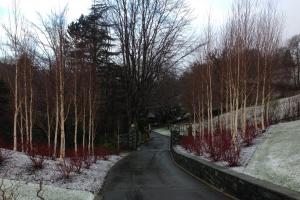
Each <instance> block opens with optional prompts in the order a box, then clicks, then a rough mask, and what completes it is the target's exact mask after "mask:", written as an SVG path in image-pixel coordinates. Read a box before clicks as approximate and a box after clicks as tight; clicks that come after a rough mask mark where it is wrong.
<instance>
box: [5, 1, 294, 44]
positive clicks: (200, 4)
mask: <svg viewBox="0 0 300 200" xmlns="http://www.w3.org/2000/svg"><path fill="white" fill-rule="evenodd" d="M186 1H187V2H188V5H189V6H190V7H191V9H192V10H193V16H194V19H195V21H194V22H193V25H194V27H195V31H200V29H201V28H202V27H203V26H204V25H205V24H207V16H208V14H209V13H210V15H211V21H212V22H213V24H214V26H215V27H218V26H220V25H221V24H223V22H224V20H225V19H226V16H228V13H229V10H230V7H231V3H232V1H233V0H186ZM262 1H264V0H262ZM265 1H266V0H265ZM271 1H274V3H275V2H278V12H279V14H281V15H282V16H283V17H282V20H283V24H284V32H283V38H284V39H287V38H289V37H291V36H292V35H295V34H300V13H299V11H300V10H299V8H300V0H271ZM12 2H13V0H0V23H1V24H3V23H5V22H7V13H8V11H9V9H10V8H11V4H12ZM18 2H19V4H20V8H21V10H22V14H23V15H24V16H25V18H27V19H28V20H29V21H31V22H34V23H37V20H38V17H37V14H36V13H37V12H39V13H41V14H42V15H46V14H50V12H51V10H52V11H53V10H59V9H62V8H64V7H65V5H68V21H69V22H71V21H72V20H75V19H77V18H78V17H79V16H80V14H82V13H83V14H86V13H88V10H89V8H90V5H91V2H92V0H18Z"/></svg>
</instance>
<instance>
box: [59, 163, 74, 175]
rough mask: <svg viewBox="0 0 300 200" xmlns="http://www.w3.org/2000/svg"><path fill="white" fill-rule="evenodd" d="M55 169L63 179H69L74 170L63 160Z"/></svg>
mask: <svg viewBox="0 0 300 200" xmlns="http://www.w3.org/2000/svg"><path fill="white" fill-rule="evenodd" d="M57 169H58V171H59V172H60V174H61V177H62V178H63V179H69V178H70V177H71V173H72V172H73V169H74V168H73V165H72V164H71V162H70V161H66V160H63V161H62V162H60V163H58V164H57Z"/></svg>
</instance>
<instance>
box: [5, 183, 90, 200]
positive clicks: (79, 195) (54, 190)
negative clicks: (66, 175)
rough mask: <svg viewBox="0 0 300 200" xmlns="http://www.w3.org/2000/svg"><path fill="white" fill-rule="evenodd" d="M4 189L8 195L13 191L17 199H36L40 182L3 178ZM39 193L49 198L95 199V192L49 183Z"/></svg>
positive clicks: (66, 199) (56, 199)
mask: <svg viewBox="0 0 300 200" xmlns="http://www.w3.org/2000/svg"><path fill="white" fill-rule="evenodd" d="M2 189H3V190H4V191H5V192H6V195H9V196H10V193H13V196H14V198H13V199H15V200H24V199H26V200H35V199H38V198H37V193H38V191H39V190H40V186H39V184H33V183H26V182H23V181H13V180H7V179H3V186H2ZM39 195H40V196H41V197H42V198H44V199H47V200H58V199H59V200H70V199H72V200H93V199H94V194H93V193H91V192H86V191H80V190H70V189H62V188H58V187H53V186H49V185H42V190H41V192H40V193H39Z"/></svg>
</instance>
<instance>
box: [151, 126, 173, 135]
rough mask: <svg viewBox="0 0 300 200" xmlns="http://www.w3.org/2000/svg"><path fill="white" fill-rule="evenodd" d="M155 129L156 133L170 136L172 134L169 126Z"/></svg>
mask: <svg viewBox="0 0 300 200" xmlns="http://www.w3.org/2000/svg"><path fill="white" fill-rule="evenodd" d="M153 131H154V132H156V133H159V134H161V135H164V136H169V137H170V136H171V132H170V130H169V129H168V128H167V127H164V128H156V129H153Z"/></svg>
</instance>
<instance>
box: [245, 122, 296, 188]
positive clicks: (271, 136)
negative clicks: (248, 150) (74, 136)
mask: <svg viewBox="0 0 300 200" xmlns="http://www.w3.org/2000/svg"><path fill="white" fill-rule="evenodd" d="M299 143H300V120H298V121H293V122H288V123H280V124H277V125H274V126H271V127H270V128H269V129H268V130H267V132H266V139H265V140H264V142H263V143H262V144H261V145H259V146H258V148H257V150H256V152H255V153H254V155H253V157H252V159H251V160H250V162H249V164H248V166H247V167H246V168H245V169H244V170H243V172H244V173H246V174H249V175H251V176H254V177H256V178H258V179H263V180H267V181H270V182H272V183H275V184H278V185H281V186H285V187H287V188H289V189H291V190H295V191H299V192H300V144H299Z"/></svg>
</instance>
